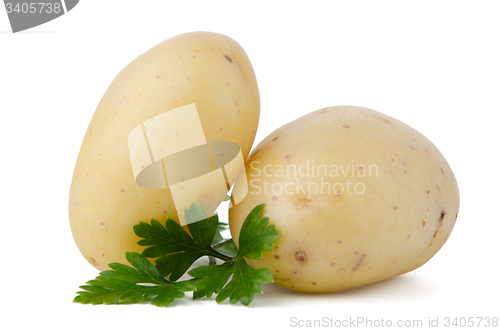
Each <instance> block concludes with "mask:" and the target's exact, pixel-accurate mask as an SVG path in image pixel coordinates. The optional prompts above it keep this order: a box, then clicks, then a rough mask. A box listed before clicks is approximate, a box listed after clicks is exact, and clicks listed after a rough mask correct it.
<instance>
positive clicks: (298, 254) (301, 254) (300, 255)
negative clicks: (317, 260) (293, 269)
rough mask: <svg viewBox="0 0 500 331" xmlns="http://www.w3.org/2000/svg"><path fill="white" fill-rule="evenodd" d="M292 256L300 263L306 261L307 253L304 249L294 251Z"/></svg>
mask: <svg viewBox="0 0 500 331" xmlns="http://www.w3.org/2000/svg"><path fill="white" fill-rule="evenodd" d="M294 256H295V260H297V261H299V262H301V263H304V262H306V261H307V254H306V252H304V251H298V252H295V254H294Z"/></svg>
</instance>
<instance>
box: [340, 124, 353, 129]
mask: <svg viewBox="0 0 500 331" xmlns="http://www.w3.org/2000/svg"><path fill="white" fill-rule="evenodd" d="M342 127H343V128H345V129H349V128H350V127H351V126H350V125H347V124H344V125H342Z"/></svg>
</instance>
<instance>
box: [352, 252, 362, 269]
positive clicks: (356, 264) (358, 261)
mask: <svg viewBox="0 0 500 331" xmlns="http://www.w3.org/2000/svg"><path fill="white" fill-rule="evenodd" d="M364 259H365V254H363V255H361V256H360V257H359V259H358V260H357V261H356V263H355V264H354V267H353V268H352V272H354V271H356V270H358V269H359V267H360V266H361V263H363V260H364Z"/></svg>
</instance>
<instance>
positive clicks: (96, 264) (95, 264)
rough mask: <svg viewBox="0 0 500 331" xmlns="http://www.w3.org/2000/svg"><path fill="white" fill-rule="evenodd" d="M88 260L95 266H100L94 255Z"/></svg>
mask: <svg viewBox="0 0 500 331" xmlns="http://www.w3.org/2000/svg"><path fill="white" fill-rule="evenodd" d="M88 261H89V262H90V264H92V265H93V266H96V267H97V266H99V263H97V261H96V260H95V259H94V258H93V257H90V256H89V259H88Z"/></svg>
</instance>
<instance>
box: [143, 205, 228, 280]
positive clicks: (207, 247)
mask: <svg viewBox="0 0 500 331" xmlns="http://www.w3.org/2000/svg"><path fill="white" fill-rule="evenodd" d="M203 213H204V214H203ZM185 217H186V221H187V222H188V229H189V232H191V235H192V237H191V236H190V235H189V234H188V233H187V232H186V231H184V229H183V228H182V227H181V226H180V225H179V224H178V223H177V222H175V221H174V220H172V219H170V218H168V219H167V221H166V223H165V227H163V226H162V225H161V223H160V222H158V221H156V220H151V224H148V223H145V222H140V223H139V224H136V225H134V226H133V229H134V232H135V234H136V235H137V236H138V237H140V238H144V239H141V240H139V241H138V242H137V243H138V244H139V245H141V246H149V247H147V248H146V249H144V251H143V252H142V256H144V257H149V258H157V259H156V260H155V263H156V268H157V269H158V271H159V272H160V274H161V275H162V276H164V277H166V276H169V280H170V281H176V280H178V279H179V278H180V277H181V276H182V275H183V274H184V273H185V272H186V271H187V270H188V269H189V267H190V266H191V265H192V264H193V263H194V262H195V261H196V260H198V259H199V258H200V257H202V256H213V257H216V258H219V259H221V260H224V261H229V260H231V258H230V257H228V256H225V255H223V254H221V253H219V252H217V251H216V250H215V249H213V248H212V243H213V238H214V235H215V232H216V231H217V226H218V216H217V215H213V216H211V217H209V218H206V219H203V220H201V221H197V222H194V223H189V221H190V220H197V219H200V218H201V217H206V211H205V208H204V207H203V206H202V205H201V204H199V203H196V202H194V203H193V204H192V205H191V206H190V208H189V209H187V208H186V211H185Z"/></svg>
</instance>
